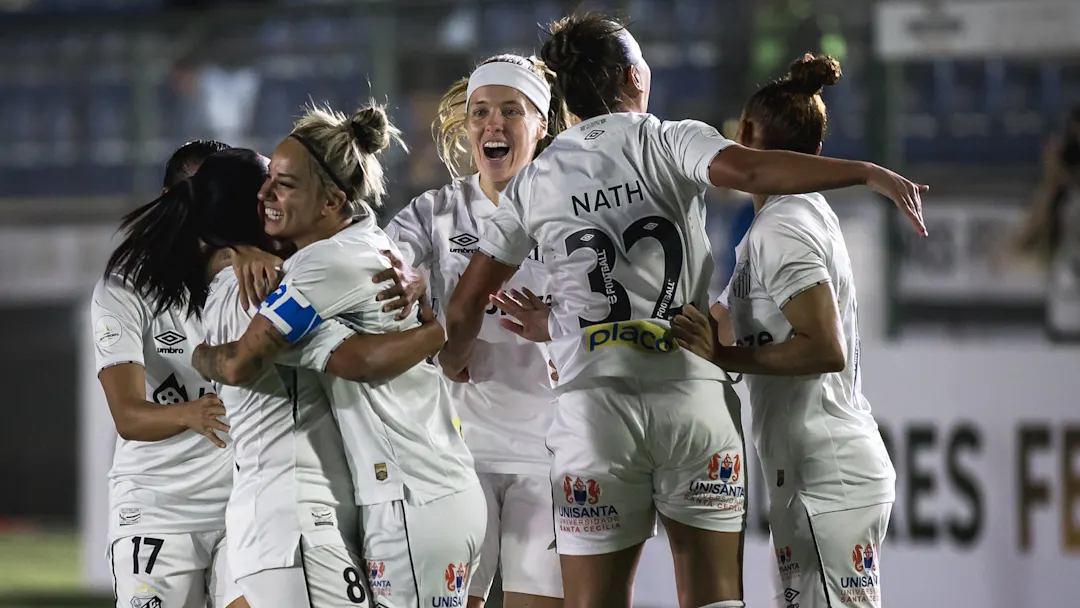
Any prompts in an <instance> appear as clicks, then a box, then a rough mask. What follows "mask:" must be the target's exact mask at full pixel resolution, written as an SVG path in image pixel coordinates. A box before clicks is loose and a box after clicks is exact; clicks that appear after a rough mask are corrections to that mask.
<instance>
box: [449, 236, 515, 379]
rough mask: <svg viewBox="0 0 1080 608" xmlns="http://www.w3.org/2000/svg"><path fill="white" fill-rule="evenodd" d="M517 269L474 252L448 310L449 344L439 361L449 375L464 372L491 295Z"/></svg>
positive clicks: (496, 291) (500, 287)
mask: <svg viewBox="0 0 1080 608" xmlns="http://www.w3.org/2000/svg"><path fill="white" fill-rule="evenodd" d="M515 272H517V267H515V266H508V265H506V264H503V263H502V262H499V261H497V260H496V259H495V258H493V257H491V256H489V255H487V254H485V253H482V252H480V251H477V252H476V253H474V254H473V255H472V260H470V261H469V266H468V267H467V268H466V269H465V273H464V274H462V275H461V279H460V280H459V281H458V284H457V287H456V288H455V289H454V293H453V294H452V295H451V296H450V304H449V305H448V306H447V309H446V347H445V348H443V351H442V353H441V354H440V355H439V363H440V364H441V365H442V367H443V370H444V371H445V373H446V375H447V376H449V377H451V378H454V377H455V376H457V375H460V374H461V373H462V372H463V371H464V369H465V365H466V362H467V361H468V358H469V352H470V351H471V350H472V345H473V342H475V341H476V337H477V336H478V335H480V328H481V327H483V324H484V310H485V309H486V308H487V306H488V296H490V295H492V294H495V293H498V291H499V290H500V289H502V287H503V285H505V284H506V282H507V281H509V280H510V278H511V277H513V276H514V273H515Z"/></svg>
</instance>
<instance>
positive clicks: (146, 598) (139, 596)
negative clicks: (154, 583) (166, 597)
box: [131, 585, 162, 608]
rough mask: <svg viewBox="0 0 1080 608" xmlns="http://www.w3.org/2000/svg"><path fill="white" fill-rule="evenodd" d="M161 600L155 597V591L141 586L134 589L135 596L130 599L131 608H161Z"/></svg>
mask: <svg viewBox="0 0 1080 608" xmlns="http://www.w3.org/2000/svg"><path fill="white" fill-rule="evenodd" d="M161 607H162V603H161V598H160V597H158V596H157V590H156V589H152V588H150V587H147V586H146V585H142V586H140V587H138V588H137V589H135V595H134V596H133V597H132V598H131V608H161Z"/></svg>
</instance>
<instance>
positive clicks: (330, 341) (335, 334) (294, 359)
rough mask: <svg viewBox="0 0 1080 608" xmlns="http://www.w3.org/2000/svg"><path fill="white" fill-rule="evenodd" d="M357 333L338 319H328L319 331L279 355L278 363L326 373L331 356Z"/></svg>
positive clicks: (313, 332) (320, 326)
mask: <svg viewBox="0 0 1080 608" xmlns="http://www.w3.org/2000/svg"><path fill="white" fill-rule="evenodd" d="M355 333H356V332H354V331H353V330H351V329H349V328H348V327H346V326H345V324H343V323H341V322H339V321H337V320H336V319H327V320H326V321H324V322H323V323H322V324H321V325H319V327H318V329H316V330H314V331H312V332H311V333H309V334H308V335H307V336H305V337H304V338H303V339H301V340H300V341H299V342H297V343H296V344H294V345H293V346H292V348H290V349H288V350H286V351H284V352H282V353H281V354H280V355H278V358H277V362H278V363H280V364H281V365H285V366H288V367H299V368H303V369H312V370H315V371H317V372H325V371H326V364H327V363H328V362H329V361H330V356H331V355H333V354H334V351H335V350H337V349H338V347H339V346H341V344H342V343H343V342H345V340H348V339H349V338H350V337H351V336H353V335H355Z"/></svg>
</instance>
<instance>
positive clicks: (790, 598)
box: [784, 587, 799, 605]
mask: <svg viewBox="0 0 1080 608" xmlns="http://www.w3.org/2000/svg"><path fill="white" fill-rule="evenodd" d="M797 597H799V591H798V590H797V589H792V588H791V587H788V588H787V589H784V599H785V600H787V603H788V604H789V605H790V604H791V603H792V602H794V601H795V598H797Z"/></svg>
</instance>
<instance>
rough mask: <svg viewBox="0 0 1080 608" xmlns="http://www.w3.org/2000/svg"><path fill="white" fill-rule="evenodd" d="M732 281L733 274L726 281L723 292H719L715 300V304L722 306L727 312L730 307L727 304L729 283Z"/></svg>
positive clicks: (729, 289)
mask: <svg viewBox="0 0 1080 608" xmlns="http://www.w3.org/2000/svg"><path fill="white" fill-rule="evenodd" d="M733 280H735V275H734V274H732V275H731V278H730V279H728V282H727V285H724V291H721V292H720V297H718V298H716V303H717V304H719V305H720V306H723V307H724V308H727V309H729V310H730V309H731V305H730V304H728V293H730V292H731V282H732V281H733Z"/></svg>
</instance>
